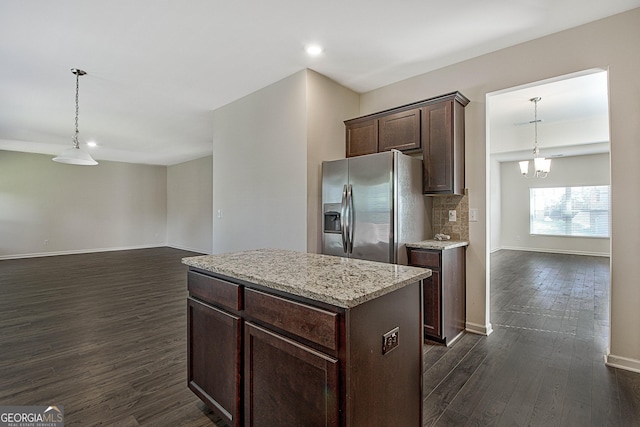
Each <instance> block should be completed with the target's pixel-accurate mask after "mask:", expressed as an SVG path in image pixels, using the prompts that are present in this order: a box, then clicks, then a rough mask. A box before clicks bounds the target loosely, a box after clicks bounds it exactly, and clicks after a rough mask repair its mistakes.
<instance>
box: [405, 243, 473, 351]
mask: <svg viewBox="0 0 640 427" xmlns="http://www.w3.org/2000/svg"><path fill="white" fill-rule="evenodd" d="M407 252H408V257H409V265H414V266H416V267H424V268H430V269H431V277H429V278H427V279H425V280H423V281H422V287H423V289H422V295H423V323H424V334H425V337H427V338H430V339H432V340H435V341H439V342H442V343H444V344H447V345H448V344H450V343H451V342H452V341H453V340H455V339H456V338H457V337H458V336H459V335H460V334H461V333H462V332H463V331H464V329H465V319H466V266H465V264H466V248H465V247H457V248H451V249H444V250H435V249H416V248H407Z"/></svg>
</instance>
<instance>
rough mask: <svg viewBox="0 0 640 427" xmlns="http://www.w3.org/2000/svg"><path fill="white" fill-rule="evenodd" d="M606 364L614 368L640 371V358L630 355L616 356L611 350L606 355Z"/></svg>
mask: <svg viewBox="0 0 640 427" xmlns="http://www.w3.org/2000/svg"><path fill="white" fill-rule="evenodd" d="M604 364H605V365H607V366H611V367H612V368H619V369H624V370H625V371H631V372H637V373H640V360H637V359H630V358H628V357H622V356H616V355H613V354H611V353H609V352H607V354H605V356H604Z"/></svg>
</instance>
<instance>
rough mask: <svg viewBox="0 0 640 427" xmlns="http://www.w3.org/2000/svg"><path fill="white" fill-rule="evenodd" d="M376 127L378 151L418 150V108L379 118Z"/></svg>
mask: <svg viewBox="0 0 640 427" xmlns="http://www.w3.org/2000/svg"><path fill="white" fill-rule="evenodd" d="M378 127H379V130H378V151H388V150H391V149H396V150H400V151H409V150H416V149H420V109H419V108H414V109H411V110H407V111H401V112H398V113H394V114H389V115H386V116H383V117H380V118H379V119H378Z"/></svg>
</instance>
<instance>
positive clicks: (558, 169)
mask: <svg viewBox="0 0 640 427" xmlns="http://www.w3.org/2000/svg"><path fill="white" fill-rule="evenodd" d="M608 92H609V91H608V72H607V70H603V69H591V70H585V71H582V72H579V73H574V74H570V75H565V76H559V77H556V78H552V79H548V80H544V81H538V82H533V83H528V84H525V85H521V86H517V87H512V88H508V89H504V90H501V91H497V92H492V93H488V94H487V95H486V111H487V117H486V121H487V122H486V123H487V192H486V193H487V204H486V205H487V215H486V218H488V220H487V221H488V222H487V247H488V255H487V282H486V283H487V286H488V287H489V289H488V299H489V301H491V302H492V301H493V297H492V295H491V293H492V286H493V284H494V283H495V282H494V279H496V278H494V277H493V274H492V266H491V262H492V259H494V260H495V261H497V259H499V257H496V256H494V254H497V253H498V252H499V251H511V252H512V253H515V254H518V255H520V256H521V258H523V259H526V257H525V256H524V255H526V253H532V252H534V253H543V254H566V255H570V256H571V255H588V256H596V257H610V254H611V242H610V230H611V225H610V219H609V218H610V216H607V215H608V213H609V212H608V210H609V203H610V201H609V200H604V199H603V198H602V197H601V199H603V200H601V201H602V202H605V201H606V203H600V204H599V205H598V206H597V209H596V208H594V209H593V211H594V212H588V211H589V209H587V206H586V205H585V203H586V199H585V197H582V199H581V200H580V201H578V200H570V199H567V197H566V194H567V191H566V190H565V193H563V194H564V197H563V194H560V193H561V192H562V190H561V189H569V190H568V194H570V195H571V194H574V195H576V194H579V193H580V191H583V190H584V189H585V188H588V187H595V186H599V187H602V186H606V187H610V183H611V173H610V157H609V151H610V142H609V140H610V139H609V100H608V98H609V95H608ZM533 99H538V101H537V102H535V108H536V109H537V110H536V111H534V105H533V104H534V103H533V102H532V100H533ZM536 145H537V146H538V148H539V156H540V157H544V158H546V159H551V168H550V171H549V173H548V175H547V176H546V177H545V178H542V177H536V176H535V174H534V173H531V172H529V173H528V174H527V176H524V175H523V174H522V172H521V170H520V167H519V162H520V161H524V160H528V161H529V164H530V166H529V167H530V168H531V164H532V163H533V161H532V160H533V158H534V157H535V154H534V146H536ZM530 171H532V169H530ZM541 189H554V190H553V191H552V190H541ZM578 190H580V191H578ZM586 191H588V189H587V190H586ZM534 194H536V195H537V197H538V199H534V196H533V195H534ZM540 194H558V196H555V197H557V199H558V200H552V198H551V196H550V198H549V199H548V200H542V201H540V202H536V203H537V204H536V205H534V204H532V203H533V202H532V200H541V198H540ZM605 204H606V207H605ZM594 206H595V204H594ZM605 208H606V210H607V212H604V210H605ZM583 211H584V212H583ZM596 211H597V212H596ZM597 217H599V219H597ZM603 218H605V219H603ZM554 221H555V223H554V225H553V226H552V222H554ZM603 222H604V224H605V232H604V234H603V232H602V231H600V232H599V233H597V234H595V233H594V234H595V235H589V232H591V231H593V229H595V226H596V225H597V224H600V228H602V224H603ZM558 224H560V225H562V226H563V228H562V230H569V231H567V233H568V234H569V235H566V234H567V233H565V235H558V233H555V234H554V233H552V232H550V231H547V230H554V229H558V228H559V226H558ZM546 225H548V227H545V226H546ZM554 227H555V228H554ZM574 231H575V234H576V235H571V234H572V232H574ZM537 258H538V259H539V258H540V257H537ZM609 264H610V259H609ZM521 274H522V273H521ZM531 274H535V273H531ZM539 280H540V281H541V280H543V278H542V277H540V278H539ZM538 283H540V282H538ZM609 283H610V282H609ZM609 286H610V285H609ZM607 290H608V289H607ZM491 302H489V304H488V307H489V319H490V324H489V325H492V324H495V325H499V324H500V322H502V320H500V319H499V316H494V313H493V312H492V311H493V310H494V308H493V304H492V303H491ZM547 304H548V302H547ZM534 308H535V307H534ZM607 310H608V306H607ZM609 316H610V315H609V313H608V311H607V312H606V325H607V326H608V320H609ZM607 336H608V331H607Z"/></svg>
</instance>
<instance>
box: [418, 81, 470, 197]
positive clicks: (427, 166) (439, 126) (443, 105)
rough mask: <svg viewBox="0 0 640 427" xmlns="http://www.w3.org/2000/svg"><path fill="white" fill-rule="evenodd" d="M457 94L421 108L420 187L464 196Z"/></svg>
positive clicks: (461, 116) (461, 99)
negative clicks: (421, 173) (421, 161)
mask: <svg viewBox="0 0 640 427" xmlns="http://www.w3.org/2000/svg"><path fill="white" fill-rule="evenodd" d="M468 103H469V100H467V99H466V98H464V97H463V96H462V95H460V94H459V93H455V94H452V95H449V96H447V97H444V99H442V100H440V101H439V102H437V103H434V104H430V105H427V106H424V107H422V159H423V162H424V173H423V179H424V184H423V190H424V192H425V193H429V194H457V195H464V107H465V106H466V105H467V104H468Z"/></svg>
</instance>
